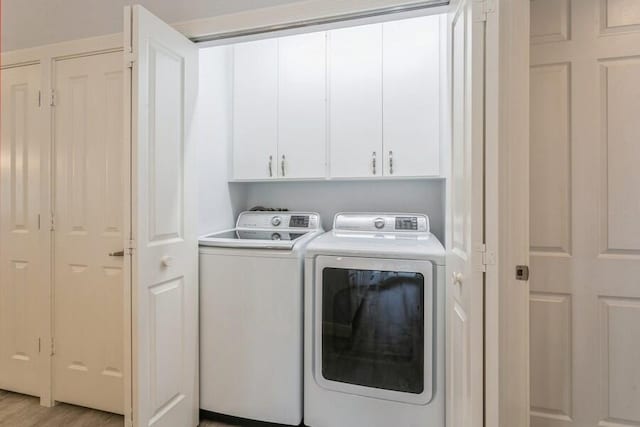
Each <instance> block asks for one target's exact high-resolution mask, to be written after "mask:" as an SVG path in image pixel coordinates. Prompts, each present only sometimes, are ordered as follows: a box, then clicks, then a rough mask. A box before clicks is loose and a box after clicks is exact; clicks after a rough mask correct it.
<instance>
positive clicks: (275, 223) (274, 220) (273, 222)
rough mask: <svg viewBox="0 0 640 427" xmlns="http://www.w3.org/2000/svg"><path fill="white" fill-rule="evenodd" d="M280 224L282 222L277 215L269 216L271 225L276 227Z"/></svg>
mask: <svg viewBox="0 0 640 427" xmlns="http://www.w3.org/2000/svg"><path fill="white" fill-rule="evenodd" d="M280 224H282V219H281V218H280V217H279V216H274V217H273V218H271V225H273V226H274V227H277V226H279V225H280Z"/></svg>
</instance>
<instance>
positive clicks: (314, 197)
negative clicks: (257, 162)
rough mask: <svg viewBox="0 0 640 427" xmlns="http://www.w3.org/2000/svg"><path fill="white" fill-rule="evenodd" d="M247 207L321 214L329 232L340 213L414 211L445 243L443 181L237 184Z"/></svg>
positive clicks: (323, 223)
mask: <svg viewBox="0 0 640 427" xmlns="http://www.w3.org/2000/svg"><path fill="white" fill-rule="evenodd" d="M233 186H234V188H235V187H238V189H240V188H244V190H245V191H246V196H245V197H246V198H245V200H244V208H246V209H249V208H251V207H253V206H265V207H272V208H288V209H290V210H299V211H313V212H318V213H319V214H320V216H321V217H322V225H323V226H324V228H325V229H326V230H330V229H331V228H332V223H333V216H334V215H335V214H336V213H337V212H341V211H351V212H357V211H359V212H367V211H369V212H407V213H409V212H411V213H425V214H427V215H429V219H430V221H431V229H432V232H433V233H434V234H435V235H436V236H437V237H438V239H440V241H442V242H444V206H445V205H444V181H442V180H393V181H321V182H318V181H309V182H265V183H242V184H240V183H238V184H233Z"/></svg>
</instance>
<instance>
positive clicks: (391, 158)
mask: <svg viewBox="0 0 640 427" xmlns="http://www.w3.org/2000/svg"><path fill="white" fill-rule="evenodd" d="M389 174H390V175H393V151H389Z"/></svg>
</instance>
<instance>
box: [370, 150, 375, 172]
mask: <svg viewBox="0 0 640 427" xmlns="http://www.w3.org/2000/svg"><path fill="white" fill-rule="evenodd" d="M371 166H372V169H373V174H374V175H375V174H376V152H375V151H374V152H373V154H372V155H371Z"/></svg>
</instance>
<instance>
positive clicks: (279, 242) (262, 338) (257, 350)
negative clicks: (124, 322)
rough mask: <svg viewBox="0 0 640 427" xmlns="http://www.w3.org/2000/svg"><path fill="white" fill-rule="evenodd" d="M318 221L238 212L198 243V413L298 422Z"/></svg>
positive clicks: (310, 215) (315, 216)
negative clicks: (308, 280) (306, 294)
mask: <svg viewBox="0 0 640 427" xmlns="http://www.w3.org/2000/svg"><path fill="white" fill-rule="evenodd" d="M321 232H322V229H321V223H320V218H319V216H318V214H315V213H306V212H295V213H294V212H243V213H241V214H240V215H239V217H238V220H237V223H236V228H235V229H232V230H226V231H222V232H219V233H215V234H210V235H207V236H203V237H201V238H200V407H201V408H202V409H204V410H207V411H211V412H216V413H219V414H224V415H229V416H233V417H240V418H246V419H251V420H259V421H266V422H272V423H278V424H288V425H299V424H300V422H301V420H302V405H303V403H302V371H303V369H302V367H303V361H302V359H303V350H302V349H303V259H304V258H303V254H304V248H305V246H306V244H307V243H308V242H309V241H310V240H311V239H312V238H313V237H315V236H317V235H318V234H320V233H321Z"/></svg>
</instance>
